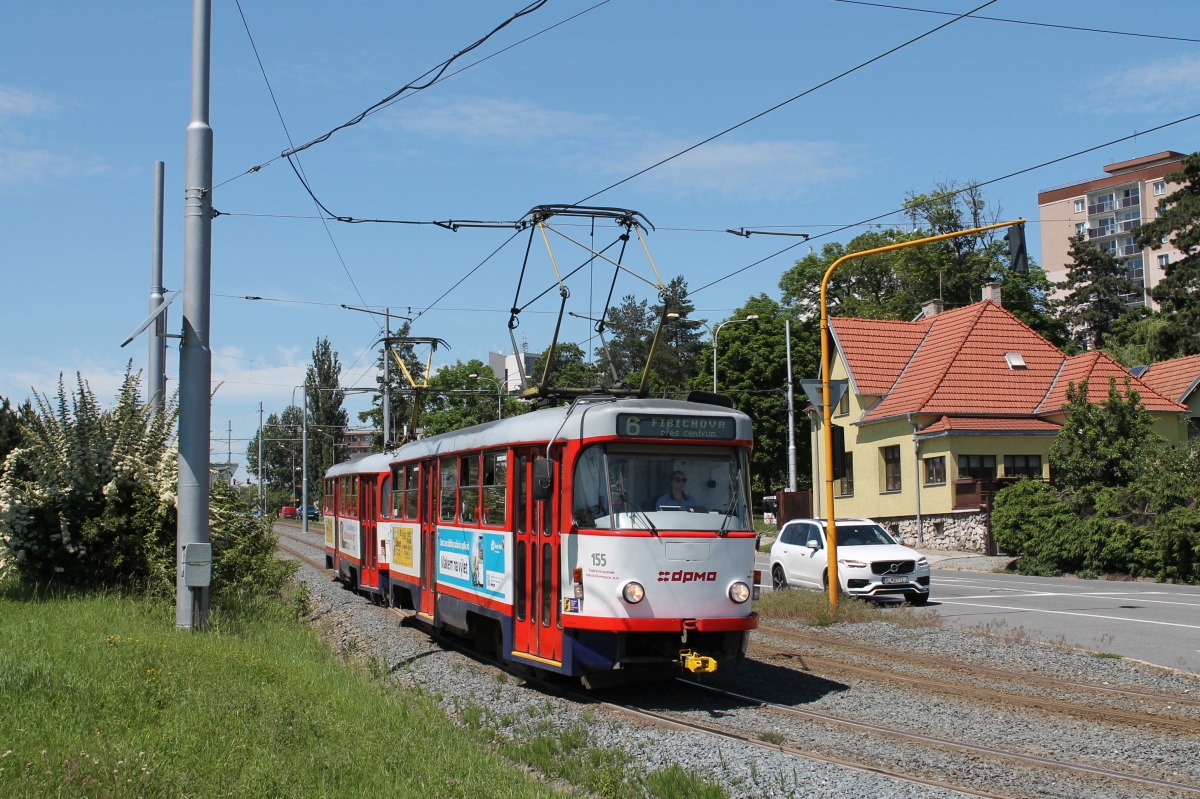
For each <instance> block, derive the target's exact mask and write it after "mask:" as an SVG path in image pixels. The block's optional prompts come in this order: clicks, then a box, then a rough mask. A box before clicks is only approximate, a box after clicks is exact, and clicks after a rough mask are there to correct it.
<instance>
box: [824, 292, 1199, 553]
mask: <svg viewBox="0 0 1200 799" xmlns="http://www.w3.org/2000/svg"><path fill="white" fill-rule="evenodd" d="M991 296H992V297H993V299H987V300H984V301H982V302H978V303H974V304H972V305H968V306H966V307H963V308H957V309H954V310H951V311H945V312H941V306H940V303H936V302H933V303H926V307H925V311H924V313H923V315H922V316H921V317H919V318H917V319H915V320H913V321H897V320H879V319H849V318H838V317H835V318H833V319H831V320H830V332H831V335H832V339H833V345H834V350H833V358H832V361H831V370H830V375H831V379H832V380H846V381H847V382H848V389H847V391H846V393H845V396H843V398H842V400H841V402H840V403H839V405H838V407H836V408H834V409H833V423H834V424H836V425H840V426H842V427H843V428H844V433H845V435H844V438H845V446H846V474H845V476H844V477H842V478H839V479H837V480H835V481H834V494H835V497H834V510H835V514H836V515H837V516H838V517H843V516H868V517H871V518H873V519H877V520H879V521H882V522H884V523H885V524H887V525H888V526H889V527H890V528H891V529H892V530H893V532H895V533H897V534H898V535H899V536H900V537H902V538H903V539H904V540H905V542H906V543H908V544H909V545H910V546H911V545H920V546H923V547H928V548H933V549H955V550H968V551H980V552H986V551H988V550H989V548H990V546H991V544H990V540H989V537H988V525H987V513H988V506H989V499H990V494H991V493H992V492H994V491H995V490H996V489H997V488H998V487H999V486H1002V485H1003V484H1004V483H1005V482H1006V481H1012V480H1016V479H1020V478H1023V477H1028V478H1033V479H1039V480H1046V479H1049V477H1050V474H1049V455H1050V446H1051V444H1052V443H1053V441H1054V436H1055V435H1056V434H1057V432H1058V430H1059V428H1060V427H1061V425H1062V423H1063V421H1064V420H1065V418H1066V413H1065V406H1066V405H1067V398H1066V394H1067V389H1068V387H1069V386H1070V385H1071V384H1072V383H1075V384H1079V383H1081V382H1083V381H1084V380H1086V381H1087V382H1088V396H1089V398H1090V399H1091V400H1092V401H1093V402H1099V401H1102V400H1104V399H1106V398H1107V396H1108V386H1109V379H1110V378H1115V379H1116V380H1117V385H1118V387H1119V388H1121V389H1122V390H1124V381H1125V380H1126V379H1128V380H1129V387H1130V388H1132V389H1135V390H1136V391H1137V392H1138V393H1139V394H1140V395H1141V401H1142V404H1143V405H1144V406H1145V407H1146V409H1147V410H1148V411H1150V413H1151V414H1153V416H1154V419H1155V421H1154V429H1155V431H1156V432H1157V433H1158V434H1160V435H1162V436H1163V437H1164V438H1165V439H1167V440H1168V441H1171V442H1173V443H1175V444H1177V445H1178V444H1179V443H1181V442H1183V441H1186V438H1187V418H1188V415H1189V414H1188V407H1187V406H1186V405H1184V404H1182V403H1181V402H1180V401H1178V398H1177V397H1176V396H1168V395H1166V394H1164V393H1162V392H1160V391H1159V390H1157V389H1156V388H1154V387H1153V386H1152V385H1151V384H1148V383H1147V382H1145V381H1144V380H1143V379H1139V378H1138V377H1136V376H1133V375H1131V374H1130V373H1129V372H1128V371H1126V370H1125V368H1124V367H1122V366H1121V365H1120V364H1119V363H1117V362H1116V361H1114V360H1113V359H1112V358H1110V357H1109V356H1107V355H1105V354H1104V353H1102V352H1088V353H1085V354H1083V355H1077V356H1073V357H1072V356H1068V355H1066V354H1065V353H1063V352H1062V351H1061V350H1059V349H1058V348H1057V347H1055V346H1054V345H1053V344H1051V343H1050V342H1049V341H1047V340H1046V339H1045V338H1043V337H1042V336H1041V335H1039V334H1038V333H1037V332H1035V331H1034V330H1033V329H1032V328H1030V327H1029V326H1028V325H1026V324H1025V323H1024V322H1022V321H1020V320H1019V319H1017V318H1016V317H1015V316H1013V315H1012V314H1011V313H1009V312H1008V311H1007V310H1005V309H1004V308H1003V307H1002V306H1001V304H1000V303H999V302H998V299H999V294H998V292H995V293H993V294H992V295H991ZM1193 390H1194V389H1193ZM810 415H811V417H812V419H813V435H812V453H813V464H814V470H813V471H814V474H813V485H814V486H817V487H818V490H817V491H814V492H813V493H814V497H813V499H814V505H815V507H814V513H816V514H818V515H820V516H825V515H826V512H827V511H826V510H825V509H824V508H823V507H822V505H823V502H824V493H825V492H824V490H823V486H824V485H825V476H824V475H823V474H821V468H822V467H823V465H824V462H825V461H824V449H823V448H824V440H825V437H824V433H823V430H822V419H821V414H820V413H819V412H810Z"/></svg>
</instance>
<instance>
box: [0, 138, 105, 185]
mask: <svg viewBox="0 0 1200 799" xmlns="http://www.w3.org/2000/svg"><path fill="white" fill-rule="evenodd" d="M109 171H110V170H109V168H108V167H107V166H105V165H104V164H102V163H100V162H99V161H95V160H92V161H81V160H79V159H77V158H74V157H72V156H69V155H63V154H61V153H52V152H48V151H46V150H23V149H20V148H19V147H2V146H0V185H5V184H9V185H12V184H17V183H30V182H32V181H35V180H40V179H42V178H48V177H49V178H69V177H90V176H93V175H102V174H105V173H107V172H109Z"/></svg>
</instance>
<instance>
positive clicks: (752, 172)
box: [393, 98, 862, 200]
mask: <svg viewBox="0 0 1200 799" xmlns="http://www.w3.org/2000/svg"><path fill="white" fill-rule="evenodd" d="M393 124H394V125H395V126H397V127H399V128H402V129H404V130H406V131H408V132H413V133H420V134H427V135H431V136H436V137H439V139H441V140H442V141H445V140H447V139H450V140H457V141H459V142H460V143H462V144H463V145H465V146H479V147H493V148H505V149H507V150H509V151H510V152H511V151H513V150H514V149H520V148H528V149H536V152H537V157H538V159H539V160H540V161H541V162H542V163H544V164H547V163H548V164H551V165H552V166H553V167H554V168H555V169H556V170H558V171H559V172H575V173H577V174H580V175H584V176H586V177H587V178H589V179H596V178H597V176H604V177H605V178H610V177H625V176H628V175H632V174H634V173H635V172H637V171H638V170H639V169H642V168H645V167H646V166H649V165H651V164H654V163H657V162H659V161H661V160H663V159H664V158H667V157H669V156H671V155H674V154H675V153H678V152H680V151H682V150H684V149H686V148H687V147H690V146H692V145H693V144H695V141H684V140H681V139H672V138H667V137H664V136H660V135H658V134H657V133H655V132H653V131H645V130H642V129H640V128H638V127H637V126H636V125H635V123H634V121H633V120H628V119H618V118H614V117H611V116H608V115H604V114H584V113H578V112H574V111H556V110H553V109H544V108H539V107H537V106H535V105H533V104H531V103H527V102H514V101H506V100H496V99H492V98H469V99H466V100H461V101H459V102H456V103H453V104H448V103H441V104H433V105H430V106H428V107H427V108H423V109H422V110H421V111H419V112H418V113H414V114H412V115H405V116H404V118H403V119H401V120H398V121H397V122H395V123H393ZM856 161H857V153H856V152H855V150H854V149H853V148H851V147H847V146H845V145H841V144H837V143H833V142H808V141H791V140H785V141H745V140H742V141H738V140H735V139H729V140H723V139H722V140H717V141H714V142H711V143H709V144H705V145H703V146H701V147H699V148H698V149H696V150H695V151H693V152H690V153H687V154H685V155H683V156H680V157H679V158H677V159H675V160H673V161H671V162H669V163H667V164H664V165H663V166H660V167H657V168H655V169H653V170H652V171H651V172H649V173H647V175H646V176H645V177H642V178H638V180H639V181H641V182H642V183H643V184H644V185H646V186H650V187H657V188H658V189H659V190H660V191H665V192H668V193H671V194H682V195H695V196H709V197H720V198H721V199H728V198H730V197H737V198H745V197H752V198H755V199H767V200H778V199H784V198H788V197H795V196H798V195H801V194H804V193H807V192H809V191H813V190H818V189H819V188H820V187H821V186H823V185H828V184H829V183H831V182H833V181H835V180H842V179H846V178H848V177H851V176H854V175H857V174H859V173H860V172H861V170H862V167H861V166H860V165H859V164H858V163H856Z"/></svg>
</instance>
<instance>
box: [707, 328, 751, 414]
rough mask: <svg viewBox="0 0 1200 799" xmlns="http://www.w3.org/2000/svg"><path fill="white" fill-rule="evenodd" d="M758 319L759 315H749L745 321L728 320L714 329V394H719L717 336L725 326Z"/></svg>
mask: <svg viewBox="0 0 1200 799" xmlns="http://www.w3.org/2000/svg"><path fill="white" fill-rule="evenodd" d="M757 318H758V314H753V313H752V314H749V315H748V316H746V317H745V318H744V319H726V320H725V321H724V322H721V323H720V324H718V325H717V326H716V327H714V328H713V334H712V350H713V393H714V394H716V393H717V334H718V333H720V332H721V328H723V327H725V325H732V324H734V323H735V322H753V321H754V320H755V319H757Z"/></svg>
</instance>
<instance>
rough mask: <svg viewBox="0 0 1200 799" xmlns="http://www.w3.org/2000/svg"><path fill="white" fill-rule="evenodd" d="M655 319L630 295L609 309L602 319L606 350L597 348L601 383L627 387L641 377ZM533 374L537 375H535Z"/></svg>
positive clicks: (642, 302)
mask: <svg viewBox="0 0 1200 799" xmlns="http://www.w3.org/2000/svg"><path fill="white" fill-rule="evenodd" d="M654 326H655V318H654V315H653V314H652V313H651V312H650V309H649V303H648V302H647V301H646V300H639V299H637V298H636V297H634V296H633V295H632V294H628V295H626V296H624V297H622V298H621V302H620V304H618V305H616V306H615V307H612V308H609V309H608V313H607V314H606V316H605V325H604V328H605V330H606V332H607V333H608V335H607V336H606V337H605V345H606V347H607V352H606V351H605V349H606V348H605V347H597V348H596V358H597V364H596V369H597V371H598V372H599V373H600V374H601V375H603V376H604V377H603V380H604V383H606V384H607V383H609V382H611V381H612V379H613V378H612V375H613V374H615V375H616V376H617V378H616V379H617V381H618V382H622V383H628V382H630V380H631V379H632V376H633V375H641V373H642V370H643V369H644V368H645V366H646V354H647V353H648V352H650V339H651V337H652V336H653V335H654ZM535 374H536V372H535Z"/></svg>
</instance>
